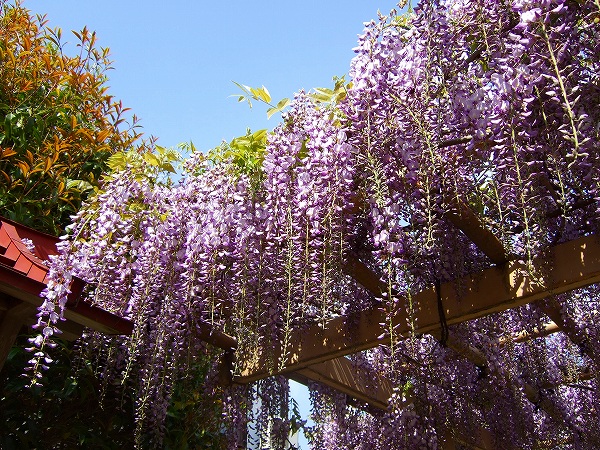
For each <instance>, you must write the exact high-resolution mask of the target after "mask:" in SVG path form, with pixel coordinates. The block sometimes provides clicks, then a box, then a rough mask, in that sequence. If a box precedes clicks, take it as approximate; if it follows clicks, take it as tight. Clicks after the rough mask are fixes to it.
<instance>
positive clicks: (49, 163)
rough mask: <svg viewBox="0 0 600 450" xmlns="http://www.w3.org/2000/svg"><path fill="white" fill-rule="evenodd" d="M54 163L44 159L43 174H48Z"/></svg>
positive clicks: (50, 159) (49, 159)
mask: <svg viewBox="0 0 600 450" xmlns="http://www.w3.org/2000/svg"><path fill="white" fill-rule="evenodd" d="M53 163H54V162H53V161H52V158H50V157H48V158H46V163H45V164H44V172H48V171H49V170H50V168H51V167H52V164H53Z"/></svg>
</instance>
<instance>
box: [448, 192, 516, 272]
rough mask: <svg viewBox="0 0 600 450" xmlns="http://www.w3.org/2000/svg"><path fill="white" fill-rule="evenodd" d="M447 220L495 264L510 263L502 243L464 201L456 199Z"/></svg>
mask: <svg viewBox="0 0 600 450" xmlns="http://www.w3.org/2000/svg"><path fill="white" fill-rule="evenodd" d="M445 216H446V218H447V219H448V220H449V221H450V222H451V223H452V224H453V225H454V226H455V227H456V228H458V229H460V230H461V231H462V232H463V233H464V234H465V235H466V236H467V237H468V238H469V239H470V240H471V241H472V242H473V243H474V244H475V245H476V246H477V248H479V249H480V250H481V251H482V252H483V253H484V254H485V255H486V256H487V257H488V258H490V260H491V261H492V262H493V263H494V264H498V265H501V264H504V263H506V262H507V261H508V255H507V253H506V249H505V248H504V246H503V245H502V242H500V240H499V239H498V238H497V237H496V235H494V233H492V232H491V231H490V230H489V229H487V228H486V227H485V226H484V225H483V223H482V222H481V220H480V219H479V217H477V215H476V214H475V213H474V212H473V211H472V210H471V208H469V207H468V206H467V205H466V204H465V203H464V202H463V201H462V200H460V199H458V198H454V199H453V201H452V202H451V204H450V211H449V212H447V213H446V215H445Z"/></svg>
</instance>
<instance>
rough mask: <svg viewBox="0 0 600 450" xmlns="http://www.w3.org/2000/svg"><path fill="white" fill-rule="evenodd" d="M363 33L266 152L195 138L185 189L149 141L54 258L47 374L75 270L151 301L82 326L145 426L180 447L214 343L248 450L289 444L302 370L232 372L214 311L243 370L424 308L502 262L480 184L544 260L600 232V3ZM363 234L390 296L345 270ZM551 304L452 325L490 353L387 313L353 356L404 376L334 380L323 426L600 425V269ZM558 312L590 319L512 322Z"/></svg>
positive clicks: (501, 442) (526, 248) (507, 227)
mask: <svg viewBox="0 0 600 450" xmlns="http://www.w3.org/2000/svg"><path fill="white" fill-rule="evenodd" d="M356 53H357V54H356V57H355V58H354V60H353V61H352V65H351V71H350V75H351V79H352V82H351V84H350V85H348V88H347V92H346V95H345V98H344V99H343V100H341V101H340V102H338V103H335V104H333V105H325V104H322V103H319V102H317V101H315V100H314V99H313V98H312V97H311V96H310V95H308V94H306V93H303V92H301V93H299V94H297V95H296V97H295V99H294V101H293V102H292V104H291V108H290V110H289V111H288V112H286V113H285V114H284V117H283V121H282V123H281V124H280V125H279V126H278V127H277V128H276V129H275V130H274V131H273V132H272V133H270V135H269V136H268V142H267V145H266V149H265V151H264V155H263V154H261V155H260V158H261V162H262V167H261V170H260V171H258V172H256V171H253V172H249V171H247V170H244V166H243V165H240V164H239V161H236V160H235V158H220V159H218V162H215V161H216V160H215V159H214V158H211V157H210V156H206V155H203V154H201V153H199V152H196V153H194V154H193V155H192V157H191V158H190V160H189V161H188V162H187V163H186V170H187V172H186V173H187V174H186V176H185V177H184V179H183V180H182V181H181V182H179V183H177V184H176V185H173V186H171V185H168V184H165V183H160V182H158V181H157V172H156V167H155V165H153V164H152V161H138V163H136V164H133V163H131V161H129V163H127V164H123V166H122V167H120V169H121V170H117V171H116V172H115V173H114V174H113V175H111V176H110V178H108V179H107V181H106V183H105V185H104V188H103V190H102V192H101V193H100V194H99V195H98V196H97V197H96V198H95V199H94V200H93V201H92V202H90V203H89V204H88V205H87V207H86V208H84V209H83V210H82V211H81V212H80V213H79V215H78V216H77V217H76V218H75V221H74V223H73V225H72V226H71V228H70V231H69V235H68V237H67V239H66V240H64V241H63V243H62V244H61V248H60V253H61V254H60V256H59V257H57V258H56V259H55V260H53V261H52V263H51V266H52V269H51V277H50V278H51V280H52V281H51V282H50V283H49V285H48V290H47V291H46V294H45V302H44V304H43V305H42V307H41V310H40V319H39V322H38V326H39V327H41V330H42V334H41V337H39V338H35V339H34V340H33V344H34V351H35V353H34V358H33V359H32V367H33V372H34V376H33V378H34V379H35V378H36V377H37V376H39V370H38V369H39V368H40V367H42V366H44V365H46V361H50V360H49V356H48V355H47V353H46V346H47V345H48V343H49V342H50V338H51V336H52V335H53V334H54V333H55V332H56V330H57V329H56V326H55V324H56V321H57V320H58V319H59V317H60V316H61V315H62V310H63V308H64V304H65V299H66V297H65V295H66V293H67V289H68V286H69V282H70V277H72V276H78V277H80V278H82V279H83V280H85V281H86V282H87V283H88V286H89V287H90V289H89V290H88V291H87V294H86V295H87V298H88V300H90V301H91V302H93V303H94V304H96V305H99V306H101V307H103V308H105V309H108V310H110V311H113V312H116V313H119V314H122V315H123V316H125V317H127V318H129V319H131V320H132V321H133V322H134V325H135V328H134V331H133V334H132V336H131V337H128V338H118V339H109V338H106V337H102V336H99V335H91V334H90V335H88V336H87V337H86V338H85V339H84V342H85V344H84V345H83V346H84V347H85V346H86V345H87V346H88V347H89V348H93V349H96V350H97V351H98V354H101V355H104V356H103V357H99V360H100V361H101V363H102V364H103V365H104V366H105V367H106V368H107V370H106V373H105V376H106V377H113V378H114V379H119V380H122V382H123V383H128V384H131V386H133V388H134V389H135V390H136V398H137V404H136V414H137V423H138V430H137V436H138V445H140V446H142V445H144V442H151V443H153V444H154V445H160V441H161V435H162V433H163V426H164V425H163V424H164V420H165V414H166V411H167V408H168V405H169V402H170V398H171V395H172V391H173V387H174V385H175V384H176V383H177V381H178V380H181V379H184V378H186V377H194V376H196V372H194V370H195V367H196V364H195V362H196V361H197V359H198V358H206V359H207V360H209V361H213V362H214V364H213V369H212V370H211V371H209V375H208V376H207V380H206V382H205V384H204V394H203V398H205V399H208V400H206V401H210V399H214V398H216V397H218V398H220V399H221V400H220V401H222V413H223V414H222V416H221V417H219V418H217V419H218V421H220V422H219V423H220V424H221V425H219V427H220V428H219V429H220V430H221V431H222V432H223V433H224V435H225V436H226V438H227V439H228V442H229V445H230V446H231V448H237V446H238V445H246V443H247V442H248V441H252V439H255V440H257V442H251V443H250V444H251V445H256V446H261V447H260V448H262V446H264V445H272V446H274V447H275V448H283V447H284V446H285V445H286V439H287V437H288V435H289V433H290V430H291V428H292V425H291V424H292V421H291V419H292V415H293V414H292V413H291V412H290V405H289V402H290V399H289V393H288V386H287V381H286V380H285V379H284V378H274V379H269V380H264V381H261V382H259V383H257V384H256V385H254V386H252V387H240V386H237V387H229V388H223V387H222V386H220V385H219V383H218V380H217V378H218V371H219V368H218V361H219V360H220V358H221V356H222V354H221V353H220V352H219V351H216V350H215V349H212V348H211V347H210V346H209V345H207V344H205V343H203V342H202V340H201V339H200V338H199V323H200V322H203V323H210V324H211V325H213V326H214V327H215V328H217V329H220V330H222V331H224V332H227V333H229V334H231V335H232V336H234V337H235V338H236V339H237V341H238V345H239V347H238V349H237V353H236V355H237V358H236V359H237V365H236V366H235V367H234V372H235V371H237V370H239V369H240V367H241V366H242V365H243V364H244V361H245V360H246V361H247V360H251V359H252V358H255V357H256V351H255V350H256V349H257V348H260V349H261V353H262V354H263V356H264V355H265V354H266V355H267V356H268V357H267V358H266V359H265V362H264V363H265V364H267V365H269V370H270V371H271V372H278V371H280V370H281V369H282V368H283V367H284V366H285V363H286V359H287V356H288V353H289V352H290V351H291V347H290V346H291V336H292V335H293V334H294V333H295V334H296V335H297V334H298V333H302V330H303V329H305V328H306V327H308V326H310V325H311V324H314V323H315V322H317V323H320V324H322V326H323V327H326V326H327V323H328V322H329V321H330V320H332V319H333V318H335V317H338V316H340V315H347V314H348V313H351V312H356V311H361V310H364V309H366V308H371V307H373V306H375V305H380V307H381V308H382V309H383V310H384V311H385V312H386V313H387V314H388V316H389V317H390V320H391V316H392V315H393V314H394V312H395V311H397V310H398V309H399V308H405V309H406V310H407V311H408V317H409V319H408V320H409V322H412V321H413V320H414V317H415V316H414V311H415V310H416V309H418V308H420V307H422V306H423V305H418V304H413V303H412V301H411V298H412V294H414V293H416V292H418V291H419V290H421V289H423V288H424V287H427V286H431V285H434V284H435V283H440V282H445V281H451V280H454V279H457V278H459V277H462V276H465V275H467V274H469V273H472V272H474V271H477V270H481V269H483V268H486V267H489V266H490V265H491V264H492V262H491V261H490V260H489V259H488V258H487V257H486V256H485V255H484V254H483V253H482V252H481V251H480V250H479V249H478V248H477V247H476V246H475V245H474V244H473V243H472V242H471V241H470V240H469V239H468V238H467V237H466V236H465V235H464V234H463V233H462V232H461V231H460V230H459V229H458V228H457V227H456V226H454V225H453V224H452V221H451V220H449V218H448V217H449V214H451V213H453V212H454V211H455V210H456V209H457V208H458V207H459V205H466V206H467V207H468V208H469V209H470V210H472V211H473V212H474V213H475V214H476V215H477V216H478V217H479V219H480V220H481V222H482V223H483V224H484V225H485V226H486V227H487V228H488V229H490V230H491V231H492V232H493V233H494V234H495V235H496V236H497V237H498V238H499V240H500V241H501V242H502V243H503V245H504V246H505V248H506V250H507V253H508V256H509V257H510V258H513V259H519V260H522V261H523V262H524V264H525V266H526V267H530V264H531V262H532V260H533V258H534V257H536V256H538V255H540V254H542V253H543V251H544V250H545V249H547V248H548V247H549V246H551V245H555V244H558V243H561V242H565V241H568V240H571V239H575V238H577V237H581V236H586V235H591V234H597V233H598V232H599V231H600V230H599V223H600V222H599V218H600V186H599V181H598V180H600V152H599V151H598V142H600V109H599V108H598V105H600V4H598V2H597V1H587V2H584V1H575V0H562V1H560V0H559V1H549V0H496V1H489V2H477V1H469V0H451V1H450V0H448V1H442V0H437V1H436V0H424V1H421V2H419V5H418V7H417V8H415V10H414V12H413V13H411V14H407V15H397V13H396V12H395V11H393V12H392V13H391V14H390V15H389V16H387V17H380V19H379V20H378V21H372V22H370V23H368V24H367V25H366V28H365V30H364V33H363V34H362V35H361V36H360V38H359V43H358V46H357V48H356ZM349 254H352V255H356V257H358V258H359V259H361V261H363V262H364V263H365V264H367V265H368V266H369V267H371V268H372V269H373V270H374V271H376V272H377V273H379V274H380V276H381V277H382V280H383V281H384V282H385V283H387V285H388V286H389V295H386V296H384V297H383V298H379V299H376V298H373V297H371V296H370V295H369V294H368V292H367V291H366V290H364V289H363V288H362V287H361V286H360V285H358V284H357V283H356V282H355V281H353V280H352V279H351V278H349V277H348V276H347V275H346V274H345V272H344V262H345V261H346V260H347V258H348V255H349ZM530 268H531V267H530ZM531 270H534V269H533V268H531ZM533 275H534V276H535V274H533ZM545 302H546V303H544V304H542V303H540V302H538V303H539V304H538V303H533V304H531V305H526V306H522V307H520V308H515V309H511V310H508V311H506V312H502V313H496V314H494V315H492V316H488V317H483V318H481V319H477V320H472V321H469V322H465V323H462V324H460V325H453V326H451V327H450V329H449V331H450V332H451V333H452V336H454V337H455V338H457V339H459V340H460V341H461V342H463V343H464V344H465V345H468V346H470V347H472V348H475V349H477V351H478V352H480V354H482V355H483V356H481V359H482V360H484V361H485V364H484V365H483V364H479V365H477V364H474V363H473V361H470V360H468V359H466V358H464V357H462V356H460V355H457V353H456V352H455V351H454V350H452V349H451V348H449V347H447V346H445V345H443V344H444V342H443V339H442V342H440V340H438V339H436V338H434V337H433V336H430V335H418V334H416V333H412V334H411V335H410V336H408V337H404V338H401V337H399V336H394V329H393V327H392V328H389V327H387V325H386V324H382V332H387V333H388V335H389V336H390V338H391V344H390V345H389V346H382V347H379V348H375V349H372V350H369V351H366V352H363V353H362V354H360V355H355V356H354V357H353V358H351V360H352V364H354V365H355V367H356V369H357V371H361V370H370V371H376V372H378V373H380V374H383V375H384V376H385V377H386V378H388V379H389V380H390V381H391V383H392V384H393V386H394V394H393V396H392V398H391V399H390V403H389V407H388V410H387V411H373V410H369V409H368V408H365V407H363V406H361V405H360V404H358V405H357V404H354V403H352V404H349V403H348V402H347V401H346V397H345V395H342V394H340V393H335V392H331V391H330V390H328V389H325V388H323V387H322V386H319V385H316V384H315V385H313V386H312V387H311V400H312V403H313V413H312V415H313V419H314V420H315V424H314V426H313V427H312V428H310V429H308V428H307V434H308V435H309V436H310V437H311V440H312V442H313V445H315V446H316V447H315V448H365V449H367V448H368V449H372V448H386V449H396V448H398V449H405V448H406V449H415V448H437V447H438V446H439V445H441V443H442V442H445V441H446V440H448V439H451V440H454V441H457V442H460V443H462V444H464V445H466V446H469V445H472V444H475V443H476V442H477V441H478V440H479V439H483V438H484V436H483V435H484V434H485V433H489V435H490V436H491V437H489V438H490V439H491V440H492V441H493V443H494V445H495V446H496V447H497V448H555V447H557V446H560V447H561V448H593V447H598V446H600V423H599V421H598V411H599V408H600V396H599V391H598V384H597V381H596V380H595V379H594V378H593V377H587V378H585V377H582V375H581V374H582V373H584V374H585V373H588V374H590V373H591V374H594V373H596V371H597V364H598V362H599V357H598V354H599V350H600V348H599V347H598V345H599V344H598V342H600V341H599V339H598V337H599V335H600V330H599V327H598V323H600V302H599V296H598V287H597V286H591V287H587V288H582V289H579V290H577V291H575V292H572V293H570V294H568V295H567V294H563V295H560V296H554V297H552V298H550V299H549V300H546V301H545ZM550 310H551V311H557V314H558V315H557V316H556V317H558V318H560V320H561V321H563V322H564V323H565V324H567V325H566V326H569V327H570V328H571V329H573V330H574V331H573V333H572V335H571V336H570V338H566V337H565V335H563V334H560V333H559V334H555V335H551V336H548V337H542V338H537V339H531V340H528V341H526V342H522V343H516V342H515V341H514V340H513V339H512V338H511V337H512V336H514V335H516V334H518V333H522V332H524V331H525V332H527V331H529V332H534V331H535V330H536V329H540V328H543V326H544V325H545V324H547V323H548V322H549V321H550V319H551V318H550V317H548V311H550ZM409 325H411V326H412V329H415V324H414V323H409ZM96 350H95V351H96ZM484 366H485V367H484ZM248 423H250V424H251V428H252V429H253V430H254V431H253V433H251V436H254V437H253V438H252V437H248V436H249V435H247V434H246V431H245V430H246V429H247V426H248ZM148 436H150V437H148ZM145 439H146V440H145ZM147 439H150V440H149V441H148V440H147ZM267 441H269V442H270V444H265V442H267ZM257 448H258V447H257Z"/></svg>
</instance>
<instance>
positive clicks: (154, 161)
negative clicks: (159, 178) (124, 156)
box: [144, 153, 160, 167]
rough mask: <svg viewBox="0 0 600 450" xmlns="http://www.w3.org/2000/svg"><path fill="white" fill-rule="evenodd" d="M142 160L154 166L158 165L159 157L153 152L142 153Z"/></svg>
mask: <svg viewBox="0 0 600 450" xmlns="http://www.w3.org/2000/svg"><path fill="white" fill-rule="evenodd" d="M144 160H145V161H146V162H147V163H148V164H150V165H151V166H154V167H159V166H160V161H159V159H158V158H157V157H156V155H155V154H153V153H144Z"/></svg>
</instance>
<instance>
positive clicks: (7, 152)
mask: <svg viewBox="0 0 600 450" xmlns="http://www.w3.org/2000/svg"><path fill="white" fill-rule="evenodd" d="M1 152H2V154H1V155H0V158H10V157H11V156H13V155H16V154H17V152H15V151H14V150H13V149H12V148H3V149H1Z"/></svg>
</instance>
